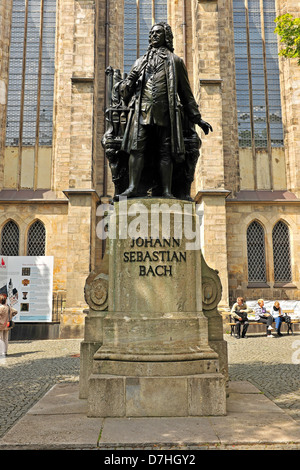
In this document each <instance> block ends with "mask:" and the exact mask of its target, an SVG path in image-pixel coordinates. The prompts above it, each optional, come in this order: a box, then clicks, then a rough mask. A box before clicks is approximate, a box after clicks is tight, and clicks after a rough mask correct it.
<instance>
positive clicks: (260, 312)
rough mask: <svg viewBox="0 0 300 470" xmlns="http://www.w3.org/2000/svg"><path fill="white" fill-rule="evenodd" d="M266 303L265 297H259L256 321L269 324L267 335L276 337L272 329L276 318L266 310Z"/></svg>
mask: <svg viewBox="0 0 300 470" xmlns="http://www.w3.org/2000/svg"><path fill="white" fill-rule="evenodd" d="M264 304H265V303H264V300H263V299H258V301H257V306H256V307H255V321H257V322H259V323H265V324H266V325H267V337H268V338H274V336H273V335H272V334H271V331H270V330H273V328H272V323H273V321H274V318H273V317H272V315H271V314H270V313H269V312H268V311H267V310H266V308H265V306H264Z"/></svg>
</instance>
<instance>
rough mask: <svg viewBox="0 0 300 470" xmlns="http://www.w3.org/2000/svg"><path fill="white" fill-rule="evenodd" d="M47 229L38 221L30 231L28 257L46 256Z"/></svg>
mask: <svg viewBox="0 0 300 470" xmlns="http://www.w3.org/2000/svg"><path fill="white" fill-rule="evenodd" d="M45 250H46V229H45V226H44V224H43V223H42V222H41V221H40V220H37V221H36V222H34V223H33V224H32V225H31V227H30V228H29V231H28V240H27V256H45Z"/></svg>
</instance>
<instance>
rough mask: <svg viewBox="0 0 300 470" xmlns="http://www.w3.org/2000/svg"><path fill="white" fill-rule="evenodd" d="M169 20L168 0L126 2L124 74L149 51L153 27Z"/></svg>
mask: <svg viewBox="0 0 300 470" xmlns="http://www.w3.org/2000/svg"><path fill="white" fill-rule="evenodd" d="M167 18H168V14H167V0H124V72H126V73H128V72H129V70H130V68H131V67H132V65H133V64H134V62H135V60H136V59H137V58H138V57H140V56H141V55H143V54H145V52H146V51H147V48H148V45H149V30H150V29H151V26H152V25H153V24H154V23H159V22H160V21H167Z"/></svg>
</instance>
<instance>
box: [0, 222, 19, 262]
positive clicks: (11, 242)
mask: <svg viewBox="0 0 300 470" xmlns="http://www.w3.org/2000/svg"><path fill="white" fill-rule="evenodd" d="M1 255H2V256H19V227H18V226H17V224H16V223H15V222H14V221H13V220H10V221H9V222H7V223H6V224H5V225H4V227H3V229H2V232H1Z"/></svg>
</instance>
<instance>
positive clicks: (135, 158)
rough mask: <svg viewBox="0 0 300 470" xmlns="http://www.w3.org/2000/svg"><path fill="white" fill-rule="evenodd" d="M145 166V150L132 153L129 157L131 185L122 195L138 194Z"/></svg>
mask: <svg viewBox="0 0 300 470" xmlns="http://www.w3.org/2000/svg"><path fill="white" fill-rule="evenodd" d="M143 168H144V154H143V152H136V153H132V154H130V157H129V186H128V188H127V189H126V191H124V192H123V193H122V194H120V195H119V196H122V197H134V196H136V194H137V191H138V186H139V183H140V180H141V175H142V171H143Z"/></svg>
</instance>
